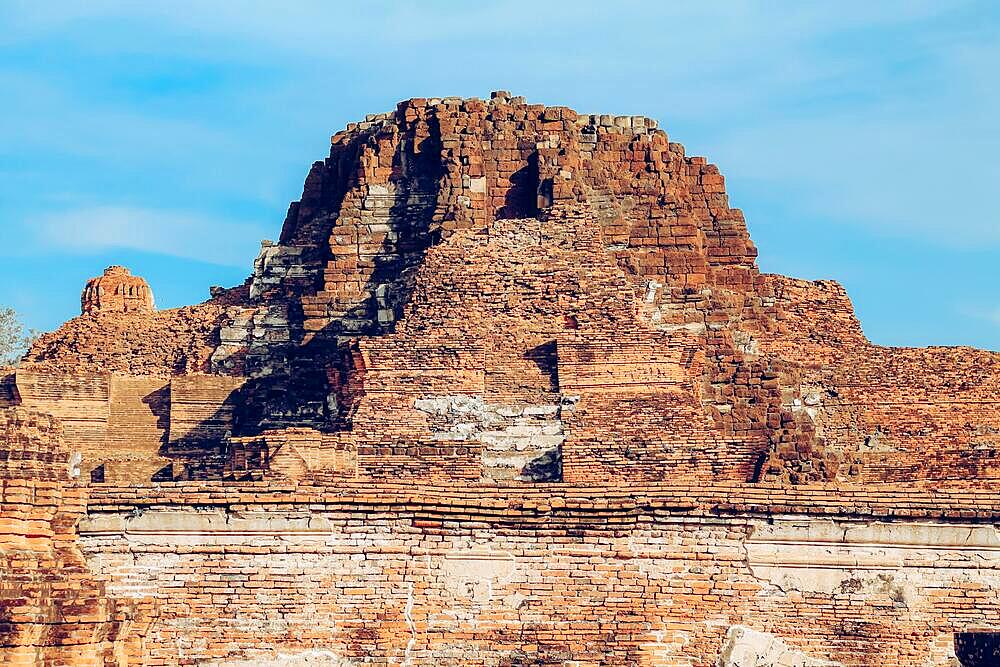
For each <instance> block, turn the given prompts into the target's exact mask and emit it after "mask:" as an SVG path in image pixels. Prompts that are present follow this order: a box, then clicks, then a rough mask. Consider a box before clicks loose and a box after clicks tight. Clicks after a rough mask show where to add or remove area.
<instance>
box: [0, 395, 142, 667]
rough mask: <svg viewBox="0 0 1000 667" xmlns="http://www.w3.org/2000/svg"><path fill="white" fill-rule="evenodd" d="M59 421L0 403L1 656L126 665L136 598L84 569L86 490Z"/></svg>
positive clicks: (17, 662)
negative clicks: (81, 530) (123, 596)
mask: <svg viewBox="0 0 1000 667" xmlns="http://www.w3.org/2000/svg"><path fill="white" fill-rule="evenodd" d="M73 466H74V461H73V460H72V459H71V458H70V456H69V454H68V452H67V451H66V449H64V448H63V447H62V444H61V442H60V427H59V422H58V420H56V419H54V418H53V417H51V416H50V415H44V414H39V413H36V412H31V411H28V410H25V409H23V408H7V409H2V410H0V663H2V664H4V665H10V666H11V667H17V666H28V665H46V666H47V665H53V666H54V665H88V666H89V665H93V666H97V665H113V664H127V662H128V661H129V656H130V654H131V659H132V661H133V662H135V661H136V660H137V659H138V657H139V649H138V644H137V643H136V642H137V641H138V637H139V635H138V634H135V635H130V632H131V631H133V630H135V631H138V630H139V628H140V626H142V623H143V620H142V619H144V618H145V608H144V607H143V605H142V604H135V603H126V604H123V605H120V604H118V603H116V602H115V601H114V600H112V599H111V598H109V597H107V595H106V593H105V589H104V586H103V585H101V584H100V583H98V582H96V581H95V580H94V578H93V574H92V572H91V571H90V570H89V569H88V568H87V565H86V563H85V562H84V560H83V557H82V554H81V552H80V549H79V547H78V545H77V542H76V531H75V526H76V522H77V520H78V519H79V518H80V516H81V515H82V514H83V513H84V507H85V502H86V501H85V499H86V491H85V489H84V488H83V487H81V486H79V485H76V484H74V483H73V482H72V481H71V477H70V473H71V471H72V468H73Z"/></svg>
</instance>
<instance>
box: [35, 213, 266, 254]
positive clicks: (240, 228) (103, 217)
mask: <svg viewBox="0 0 1000 667" xmlns="http://www.w3.org/2000/svg"><path fill="white" fill-rule="evenodd" d="M35 224H36V225H37V230H38V232H37V233H38V234H39V235H40V238H39V241H41V242H42V243H44V244H46V245H47V246H48V247H51V248H53V249H62V250H69V251H75V252H97V251H103V250H108V249H116V248H118V249H130V250H140V251H143V252H150V253H159V254H163V255H171V256H174V257H183V258H186V259H194V260H199V261H202V262H207V263H211V264H220V265H225V266H240V267H249V266H250V265H251V262H252V261H253V258H254V257H255V255H256V253H257V251H258V250H259V248H260V245H259V242H260V240H261V239H262V238H264V234H265V228H264V226H263V225H259V224H255V223H243V222H233V221H229V220H216V219H210V218H208V217H205V216H202V215H199V214H196V213H183V212H176V211H158V210H152V209H144V208H135V207H126V206H99V207H93V208H85V209H75V210H68V211H63V212H61V213H55V214H52V215H49V216H45V217H43V218H41V219H40V220H38V221H36V223H35Z"/></svg>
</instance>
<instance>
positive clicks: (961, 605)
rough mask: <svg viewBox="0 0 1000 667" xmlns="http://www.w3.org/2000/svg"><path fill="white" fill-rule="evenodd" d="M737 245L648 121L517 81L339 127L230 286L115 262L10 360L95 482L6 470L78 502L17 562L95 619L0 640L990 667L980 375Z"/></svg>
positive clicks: (748, 666) (26, 466)
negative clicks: (246, 272) (180, 282)
mask: <svg viewBox="0 0 1000 667" xmlns="http://www.w3.org/2000/svg"><path fill="white" fill-rule="evenodd" d="M755 260H756V250H755V248H754V246H753V244H752V243H751V241H750V237H749V234H748V232H747V228H746V225H745V224H744V221H743V215H742V213H741V212H740V211H739V210H737V209H733V208H731V207H730V206H729V203H728V200H727V197H726V194H725V188H724V182H723V178H722V176H721V175H720V174H719V171H718V169H716V168H715V167H714V166H712V165H710V164H708V163H707V162H706V161H705V160H704V159H702V158H696V157H689V156H686V155H685V153H684V149H683V147H682V146H681V145H680V144H677V143H674V142H671V141H670V140H669V139H668V137H667V135H666V134H665V133H664V132H663V131H662V130H660V129H658V128H657V125H656V123H655V122H654V121H652V120H650V119H647V118H642V117H615V116H605V115H582V114H577V113H576V112H573V111H571V110H569V109H566V108H562V107H545V106H542V105H534V104H528V103H526V102H525V101H524V100H523V99H521V98H517V97H512V96H510V95H509V94H507V93H503V92H499V93H495V94H494V95H493V97H492V98H491V99H490V100H489V101H482V100H475V99H472V100H462V99H457V98H445V99H413V100H408V101H406V102H403V103H401V104H400V105H399V106H398V107H397V109H396V110H395V111H393V112H390V113H386V114H379V115H373V116H369V117H367V118H366V119H365V120H364V121H363V122H361V123H357V124H352V125H349V126H348V128H347V129H346V130H344V131H343V132H339V133H338V134H336V135H334V136H333V140H332V148H331V152H330V156H329V157H328V158H327V159H326V160H324V161H322V162H317V163H315V164H314V165H313V166H312V168H311V170H310V172H309V175H308V176H307V178H306V183H305V187H304V190H303V195H302V198H301V200H300V201H298V202H295V203H293V204H292V205H291V207H290V208H289V211H288V215H287V217H286V219H285V222H284V225H283V227H282V229H281V234H280V237H279V240H278V241H277V242H270V241H265V242H264V243H263V244H262V248H261V252H260V255H259V257H258V258H257V261H256V262H255V264H254V267H253V272H252V275H251V276H250V278H249V279H248V280H247V283H246V284H245V285H243V286H240V287H236V288H233V289H230V290H223V289H217V288H213V290H212V293H211V298H210V299H209V300H208V301H206V302H204V303H202V304H198V305H195V306H189V307H185V308H181V309H174V310H166V311H155V310H153V308H152V296H151V292H150V291H149V289H148V286H146V285H145V283H144V282H140V281H141V279H138V278H135V277H132V276H130V274H128V273H127V271H124V270H120V269H118V268H115V267H112V269H109V271H108V272H106V274H105V276H103V277H102V278H99V279H95V281H96V282H95V281H92V282H91V283H90V284H88V286H87V289H86V290H85V293H84V308H83V310H84V315H83V316H81V317H79V318H76V319H74V320H72V321H70V322H68V323H66V324H65V325H64V326H63V327H61V328H60V329H59V330H58V331H56V332H53V333H51V334H48V335H46V336H44V337H43V338H42V339H41V340H39V341H38V343H37V344H36V345H35V346H34V347H33V348H32V350H31V351H30V352H29V354H28V355H27V357H26V358H25V360H24V361H23V363H22V364H21V366H20V367H18V368H17V369H8V370H6V371H4V373H3V374H2V377H0V408H4V407H7V408H8V410H11V411H12V412H10V413H9V414H11V415H14V416H12V417H9V427H5V428H6V430H4V431H3V432H2V434H0V454H2V453H3V452H6V451H10V452H15V451H16V452H20V451H22V450H23V449H24V448H23V447H22V444H21V443H25V442H28V441H32V442H35V441H38V438H39V436H38V435H37V433H36V431H37V429H38V427H37V426H33V424H37V423H42V422H41V421H38V420H43V421H44V420H47V421H44V424H46V425H47V426H46V427H45V428H46V429H49V430H50V431H51V430H55V429H58V428H61V431H62V437H61V442H62V444H61V445H58V446H57V445H54V444H52V445H49V444H43V445H38V446H34V445H33V448H32V450H31V451H35V452H38V451H42V450H45V451H51V452H53V457H54V458H52V459H51V461H63V460H64V458H60V457H65V456H70V455H71V456H72V461H73V462H75V463H74V465H73V466H71V467H72V469H73V470H74V472H77V473H78V476H77V477H74V478H70V477H68V476H62V477H60V476H53V473H51V471H50V470H49V469H48V468H46V469H44V470H43V469H42V468H40V467H39V466H38V465H37V464H35V463H32V462H31V461H33V460H34V459H32V458H31V457H27V456H22V455H21V454H17V455H8V456H7V457H6V459H2V460H6V461H7V463H6V465H7V467H8V469H10V470H13V471H16V473H17V475H20V478H23V479H25V480H30V483H32V484H39V483H41V482H42V481H45V483H46V484H48V485H49V487H47V488H50V490H49V491H47V492H46V493H47V494H48V495H45V496H44V497H42V496H39V495H37V494H35V495H32V494H27V495H25V494H20V495H15V498H16V499H17V500H16V501H15V504H14V505H7V504H5V505H4V515H3V516H4V520H6V518H7V516H8V512H11V513H16V512H22V513H23V512H31V511H34V510H33V509H32V508H33V507H36V506H37V507H55V506H56V505H52V501H51V500H50V496H51V497H56V496H58V497H72V498H79V499H81V500H79V501H77V505H76V506H74V507H78V509H76V510H74V511H75V514H74V513H73V512H72V511H69V510H67V513H66V517H69V518H68V519H61V520H60V521H61V522H60V523H59V524H58V525H59V529H58V531H54V532H52V535H58V536H59V537H58V546H52V544H53V543H54V542H53V541H54V540H55V539H56V538H55V537H51V538H49V537H46V538H45V539H43V540H41V541H37V540H36V541H37V543H38V545H39V548H40V549H48V550H49V551H50V552H51V553H55V554H62V553H63V552H64V551H65V552H66V553H72V554H74V557H77V556H75V554H82V560H78V561H74V562H79V563H80V564H81V565H80V567H78V568H77V569H70V570H67V571H65V572H62V573H58V572H57V571H56V568H51V567H49V566H50V564H51V563H52V562H54V561H52V560H51V557H50V560H48V561H30V562H28V561H24V560H23V559H21V558H19V557H16V556H15V557H11V558H9V559H8V560H7V561H0V562H7V563H10V564H8V565H7V566H6V567H7V568H8V569H7V571H10V572H16V573H17V577H21V579H18V581H25V582H27V581H31V582H38V584H37V587H36V588H32V586H35V584H34V583H32V584H27V583H25V584H18V586H24V587H25V597H26V599H27V598H29V597H30V596H34V597H31V598H30V599H32V600H34V602H32V603H31V604H32V605H34V606H33V607H32V609H33V610H35V611H33V612H32V613H35V614H36V617H37V614H41V613H43V612H42V611H39V610H44V609H49V608H52V607H53V605H60V604H61V602H60V600H62V598H61V597H60V596H62V595H63V594H64V591H66V590H69V589H67V588H66V585H64V584H63V583H60V582H63V581H65V578H66V577H69V580H70V581H71V583H70V584H68V585H69V586H70V587H71V588H70V589H71V590H76V589H72V587H73V586H76V587H79V589H80V590H81V591H83V590H85V591H86V593H85V594H83V593H81V595H82V596H83V597H81V598H80V599H81V600H84V599H85V600H88V602H87V603H86V604H87V605H89V606H86V610H85V611H81V612H80V613H79V614H76V612H75V611H74V612H72V613H68V614H66V615H65V616H64V617H63V618H61V619H60V620H59V623H61V624H62V625H59V624H55V625H51V626H46V627H51V628H63V627H64V628H66V629H65V631H63V630H59V631H58V633H57V634H58V636H59V637H60V638H61V637H63V636H66V637H77V638H76V639H73V640H66V641H63V640H62V639H59V640H58V641H57V639H56V638H55V636H54V635H53V636H49V635H45V633H42V634H41V635H39V634H38V632H37V630H35V629H34V628H36V625H37V623H38V621H36V620H32V619H33V618H36V617H32V616H30V614H28V615H25V614H22V615H15V616H12V617H11V618H10V620H7V621H4V619H3V618H2V617H0V627H5V628H6V629H5V630H4V634H3V635H2V636H0V646H2V647H4V648H3V649H2V650H10V651H12V652H13V653H12V655H16V656H17V657H18V659H20V660H22V661H23V662H24V661H26V662H27V663H28V664H31V663H32V661H34V662H38V663H40V664H47V663H57V662H59V661H62V662H63V663H74V664H75V663H80V664H84V663H86V661H88V660H89V661H91V663H93V662H94V661H97V660H104V661H105V662H111V663H114V662H115V661H117V662H118V663H119V664H126V663H127V664H153V665H156V664H170V665H172V664H189V665H193V664H213V665H234V666H235V665H314V664H324V665H342V666H346V665H359V664H406V665H417V664H422V665H562V666H565V667H570V666H574V667H583V666H585V665H595V666H596V665H660V666H667V665H670V666H682V665H683V666H685V667H692V666H699V667H709V666H717V665H722V666H723V667H764V666H765V665H800V666H819V665H828V666H829V665H842V666H847V665H870V666H876V665H879V666H881V665H887V666H895V667H903V666H910V665H918V666H934V665H950V666H955V665H993V664H997V663H996V654H997V652H998V651H1000V648H998V647H1000V641H998V639H997V637H998V636H1000V635H998V634H997V633H998V632H1000V600H998V597H997V596H998V593H997V591H998V590H1000V536H998V533H997V532H996V529H995V527H994V524H995V523H996V522H997V519H998V517H1000V504H998V503H997V501H996V500H995V498H994V497H993V495H994V494H993V487H994V486H995V484H996V483H997V480H998V479H1000V465H998V464H997V460H998V459H997V454H998V450H1000V409H998V407H997V404H998V400H1000V355H998V354H996V353H991V352H985V351H979V350H972V349H967V348H948V349H946V348H931V349H895V348H884V347H880V346H876V345H873V344H872V343H870V342H869V341H868V340H867V339H866V338H865V337H864V335H863V333H862V331H861V327H860V325H859V323H858V321H857V319H856V318H855V316H854V312H853V308H852V306H851V303H850V300H849V298H848V297H847V295H846V294H845V292H844V290H843V288H841V287H840V286H839V285H837V284H836V283H832V282H825V281H824V282H807V281H802V280H796V279H793V278H786V277H783V276H774V275H766V274H761V273H760V272H759V270H758V269H757V266H756V261H755ZM112 285H114V287H112ZM109 295H110V296H120V297H121V298H115V299H111V298H109ZM25 410H32V411H35V412H33V413H30V414H36V415H37V413H46V414H47V415H51V416H45V417H42V416H35V417H31V418H28V417H25V416H23V415H27V414H29V413H27V412H24V411H25ZM32 420H34V421H32ZM57 422H58V423H60V424H61V427H57V426H56V423H57ZM33 429H34V430H33ZM47 432H48V431H46V433H47ZM43 440H44V439H43ZM57 451H58V452H64V453H61V454H58V455H56V454H55V452H57ZM36 458H37V456H36ZM77 459H79V460H78V461H77ZM2 460H0V462H2ZM20 478H19V479H20ZM2 488H7V487H6V486H4V487H2ZM53 494H54V495H53ZM85 497H86V498H87V500H86V510H85V513H84V515H83V517H82V519H80V520H79V522H78V523H76V528H75V532H74V531H73V526H74V523H75V522H76V521H77V519H78V518H79V517H80V514H81V513H83V512H84V509H83V507H82V504H81V503H83V502H84V501H83V500H82V499H83V498H85ZM5 502H7V501H5ZM8 507H10V508H12V509H8ZM11 516H16V514H11ZM0 525H8V524H0ZM9 525H11V526H13V530H9V531H8V532H10V533H11V534H12V535H20V536H22V537H18V538H16V539H17V540H22V541H23V540H25V539H27V538H25V537H23V536H25V535H29V534H30V535H33V536H34V535H36V532H35V531H34V530H28V529H26V528H24V527H23V526H22V524H19V523H10V524H9ZM18 531H20V532H18ZM59 531H62V532H59ZM50 532H51V531H50ZM48 534H49V533H46V535H48ZM0 537H2V534H0ZM74 537H75V542H74ZM32 539H35V538H32ZM46 540H48V541H46ZM29 541H30V540H29ZM18 544H20V543H18ZM5 545H6V543H0V549H2V554H3V555H4V557H5V558H6V557H7V554H8V553H19V552H17V551H16V550H17V549H20V547H19V546H17V545H15V546H13V547H11V548H10V549H8V547H7V546H5ZM60 550H62V551H60ZM46 553H49V552H46ZM60 577H63V578H60ZM46 586H47V587H48V588H45V587H46ZM5 590H7V591H16V590H18V588H17V587H15V588H10V587H8V588H7V589H5ZM46 605H48V606H46ZM45 613H47V612H45ZM82 619H88V620H87V622H90V623H96V624H98V625H99V627H100V628H102V629H101V631H100V632H99V633H97V632H95V633H94V634H93V635H92V636H90V637H89V638H88V639H87V640H84V639H81V638H79V637H80V636H79V635H74V634H73V633H74V630H72V627H75V626H73V624H74V623H80V622H83V620H82ZM4 622H6V623H7V625H6V626H3V625H2V624H3V623H4ZM33 624H36V625H33ZM116 624H117V625H116ZM95 627H97V626H95ZM52 632H55V630H53V631H52ZM39 637H41V639H39ZM29 639H30V641H29ZM60 641H62V642H63V643H62V644H60ZM70 643H71V644H73V645H74V646H75V647H76V648H75V649H74V651H76V653H73V654H69V653H58V652H57V653H52V654H51V655H50V654H49V653H46V651H50V649H49V648H44V647H53V646H62V645H63V644H70ZM58 650H62V649H58ZM51 651H57V649H51ZM24 656H28V657H24ZM52 656H55V657H52ZM67 656H69V657H67ZM991 661H992V662H991Z"/></svg>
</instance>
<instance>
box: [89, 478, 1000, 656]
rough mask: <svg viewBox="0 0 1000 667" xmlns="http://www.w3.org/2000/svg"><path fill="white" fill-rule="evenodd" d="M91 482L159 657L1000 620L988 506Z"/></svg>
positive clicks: (529, 652) (999, 573)
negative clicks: (419, 494)
mask: <svg viewBox="0 0 1000 667" xmlns="http://www.w3.org/2000/svg"><path fill="white" fill-rule="evenodd" d="M94 491H95V493H94V494H92V499H91V507H90V511H89V514H88V516H87V517H86V518H85V519H84V520H83V521H82V522H81V524H80V526H79V531H80V546H81V548H82V550H83V552H84V554H85V557H86V560H87V562H88V564H89V566H90V568H91V569H92V571H93V572H94V573H95V576H96V577H97V578H98V579H100V580H102V581H105V582H106V585H107V588H108V595H109V596H111V597H115V598H119V599H123V600H124V599H128V600H132V601H133V602H142V603H143V604H148V605H150V606H151V607H152V608H153V609H155V612H154V613H153V614H152V616H153V618H154V619H155V620H154V621H153V623H152V625H151V626H150V628H149V630H148V631H147V632H146V633H145V635H144V637H143V641H144V643H145V644H144V647H143V649H142V655H144V656H145V663H144V664H149V665H161V664H162V665H174V664H187V665H194V664H198V665H201V664H212V665H240V666H244V665H247V666H248V665H340V666H347V665H360V664H371V665H385V664H404V665H563V666H565V667H583V666H585V665H595V666H596V665H650V666H652V665H657V666H667V665H669V666H678V667H679V666H682V665H683V666H685V667H694V666H697V667H717V666H718V665H722V666H723V667H765V666H770V665H797V666H803V667H818V666H820V665H826V666H830V665H843V666H848V665H851V666H860V665H865V666H872V667H874V666H876V665H878V666H888V667H903V666H906V667H911V666H920V667H922V666H936V665H949V666H951V665H959V663H958V661H957V659H956V657H955V649H954V633H957V632H966V631H973V632H975V631H989V630H991V629H996V628H1000V600H998V592H1000V533H998V532H997V530H996V528H994V525H993V520H992V519H987V517H986V516H983V517H982V519H964V520H957V519H953V518H949V517H947V516H945V515H944V514H940V513H939V514H938V515H937V516H931V515H927V514H926V513H921V512H919V511H917V510H915V509H914V508H910V509H908V510H899V512H900V514H898V515H896V516H886V515H881V516H879V517H878V518H876V517H875V515H877V514H880V513H879V512H871V513H870V514H871V516H869V517H868V518H861V517H859V516H858V515H857V514H856V513H855V512H852V511H850V509H848V507H849V505H847V504H845V505H843V506H842V507H843V509H842V510H838V511H837V512H835V513H831V514H830V515H829V516H819V515H816V514H812V513H806V512H802V513H799V512H787V511H782V510H781V508H780V507H777V506H776V507H774V508H773V510H772V511H770V512H763V513H762V512H748V513H745V514H742V515H738V514H736V513H734V512H733V513H731V512H729V511H726V510H725V508H724V505H722V504H715V505H714V506H713V507H711V508H709V507H708V506H707V505H706V504H704V503H702V502H701V501H700V500H699V499H697V498H694V496H693V495H692V496H691V497H690V498H688V499H687V500H684V499H683V498H681V497H673V499H672V500H671V499H668V498H663V499H661V501H660V502H656V503H648V502H647V501H644V500H642V498H643V496H642V491H641V490H636V493H635V494H634V496H635V497H636V498H638V499H639V500H638V501H637V502H634V503H630V502H629V501H613V502H610V503H609V502H608V501H607V499H597V498H596V497H593V496H592V497H590V498H581V497H576V496H574V495H573V493H571V492H568V491H556V492H554V493H549V494H548V495H547V498H546V500H545V501H544V504H535V503H534V499H533V498H531V497H529V496H531V494H530V493H526V494H523V495H521V497H520V500H519V502H521V503H522V504H521V506H520V509H517V510H511V509H510V507H511V506H510V498H509V497H505V494H504V493H503V492H502V490H501V491H500V492H495V493H493V494H490V493H489V492H484V491H479V492H472V493H468V494H465V493H463V492H462V491H461V490H455V491H453V492H451V493H450V495H448V494H442V495H441V496H440V497H437V498H431V497H426V498H420V499H415V498H414V497H409V498H408V497H407V496H406V495H405V493H403V492H400V491H399V490H396V491H393V492H388V491H387V492H386V493H383V494H377V495H374V496H373V497H378V496H379V495H380V496H381V498H380V499H379V500H376V501H372V500H366V501H363V502H362V501H361V500H359V499H358V498H357V496H355V497H353V498H352V496H351V494H350V493H346V494H338V495H333V494H331V492H330V490H329V489H328V490H327V497H326V500H322V499H320V498H319V497H316V496H312V497H307V496H305V495H301V494H300V495H295V494H291V495H287V494H286V495H284V496H283V495H282V493H281V491H280V490H275V489H272V490H271V492H268V490H267V489H265V488H263V487H262V488H261V493H260V494H259V495H258V499H257V500H256V501H252V500H251V495H252V494H250V491H251V489H249V488H248V489H244V492H242V493H236V492H235V491H234V490H231V491H230V492H229V493H228V494H226V493H222V494H211V493H194V492H190V493H189V492H185V491H184V490H183V489H180V488H178V489H176V490H175V491H174V492H172V493H173V495H170V494H166V493H161V495H160V496H159V497H155V495H156V494H152V496H153V497H150V498H148V499H144V500H143V501H142V503H141V506H130V505H128V504H127V502H126V498H125V495H126V494H118V495H117V496H116V495H115V494H114V493H112V492H109V491H105V490H100V489H95V490H94ZM138 493H142V490H141V489H140V490H139V491H138ZM185 495H186V496H187V497H186V498H185V497H184V496H185ZM508 495H510V494H508ZM517 495H518V494H513V496H517ZM820 495H822V494H820ZM844 495H846V494H844ZM831 497H832V495H831ZM539 498H541V496H539ZM595 500H596V502H595ZM734 500H736V499H734ZM867 500H868V501H870V500H871V498H868V499H867ZM968 500H970V501H971V500H972V499H968ZM234 501H235V502H234ZM858 501H859V503H860V502H861V499H858ZM740 502H746V499H742V500H741V501H740ZM821 505H822V502H821V500H819V501H817V507H819V506H821ZM889 505H890V503H889V502H887V503H886V505H885V507H889ZM915 506H919V499H918V501H916V505H915ZM995 509H996V508H993V509H992V510H990V511H995ZM906 514H914V515H916V514H924V515H922V516H919V517H917V516H913V517H909V518H908V517H906V516H905V515H906Z"/></svg>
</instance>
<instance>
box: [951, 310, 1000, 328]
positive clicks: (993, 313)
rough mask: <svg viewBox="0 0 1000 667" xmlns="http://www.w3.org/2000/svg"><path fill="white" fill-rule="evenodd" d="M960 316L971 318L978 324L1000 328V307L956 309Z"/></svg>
mask: <svg viewBox="0 0 1000 667" xmlns="http://www.w3.org/2000/svg"><path fill="white" fill-rule="evenodd" d="M958 311H959V313H960V314H961V315H965V316H966V317H971V318H973V319H976V320H979V321H980V322H989V323H990V324H992V325H993V326H996V327H1000V305H992V306H985V305H974V306H970V305H964V306H960V307H959V309H958Z"/></svg>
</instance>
